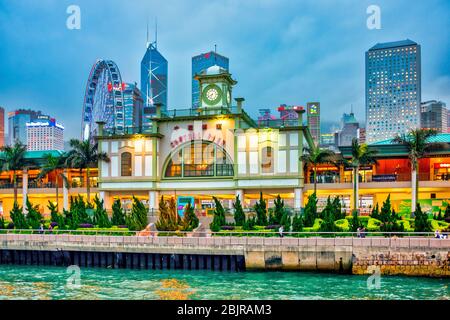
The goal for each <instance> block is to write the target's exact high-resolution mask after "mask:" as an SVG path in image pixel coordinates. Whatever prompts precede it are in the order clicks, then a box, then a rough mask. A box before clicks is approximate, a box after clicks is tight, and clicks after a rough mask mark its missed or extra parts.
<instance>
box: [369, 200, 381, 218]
mask: <svg viewBox="0 0 450 320" xmlns="http://www.w3.org/2000/svg"><path fill="white" fill-rule="evenodd" d="M379 211H380V209H379V206H378V203H377V204H376V205H375V207H374V208H373V209H372V213H371V214H370V217H371V218H373V219H380V212H379Z"/></svg>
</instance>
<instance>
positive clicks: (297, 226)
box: [292, 214, 303, 232]
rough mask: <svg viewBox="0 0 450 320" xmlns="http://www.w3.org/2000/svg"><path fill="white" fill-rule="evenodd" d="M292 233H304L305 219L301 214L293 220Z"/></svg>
mask: <svg viewBox="0 0 450 320" xmlns="http://www.w3.org/2000/svg"><path fill="white" fill-rule="evenodd" d="M292 231H293V232H302V231H303V218H302V215H301V214H296V215H295V216H294V218H293V219H292Z"/></svg>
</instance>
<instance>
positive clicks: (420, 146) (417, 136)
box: [393, 129, 442, 213]
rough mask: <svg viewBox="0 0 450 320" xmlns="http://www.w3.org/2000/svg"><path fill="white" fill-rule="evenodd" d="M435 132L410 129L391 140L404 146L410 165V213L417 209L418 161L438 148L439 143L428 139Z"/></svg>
mask: <svg viewBox="0 0 450 320" xmlns="http://www.w3.org/2000/svg"><path fill="white" fill-rule="evenodd" d="M436 135H437V131H436V130H429V129H411V130H410V131H409V132H408V133H406V134H405V133H404V134H401V135H396V136H395V138H394V139H393V142H394V143H398V144H401V145H404V146H405V147H406V149H407V150H408V157H409V161H410V163H411V186H412V191H411V194H412V200H411V213H413V212H414V210H415V209H416V208H417V201H418V196H419V179H417V176H418V174H419V160H420V159H421V158H423V157H424V156H425V154H426V153H427V152H429V151H430V150H432V149H434V148H440V147H441V146H442V144H440V143H430V142H429V139H430V138H432V137H434V136H436Z"/></svg>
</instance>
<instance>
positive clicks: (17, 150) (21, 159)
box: [0, 142, 28, 202]
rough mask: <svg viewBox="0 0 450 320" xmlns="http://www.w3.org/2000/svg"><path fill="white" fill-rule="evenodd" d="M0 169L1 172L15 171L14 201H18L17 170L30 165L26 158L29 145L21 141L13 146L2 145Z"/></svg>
mask: <svg viewBox="0 0 450 320" xmlns="http://www.w3.org/2000/svg"><path fill="white" fill-rule="evenodd" d="M0 151H2V154H1V155H0V170H1V172H4V171H7V172H11V171H12V172H13V176H12V184H13V188H14V202H17V171H21V170H23V169H24V168H26V166H27V165H28V161H27V160H26V159H25V153H26V151H27V146H26V145H24V144H22V143H21V142H16V143H15V144H14V145H12V146H2V147H1V148H0Z"/></svg>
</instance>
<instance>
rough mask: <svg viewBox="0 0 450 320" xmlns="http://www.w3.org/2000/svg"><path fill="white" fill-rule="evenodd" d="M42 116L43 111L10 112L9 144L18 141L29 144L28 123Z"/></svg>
mask: <svg viewBox="0 0 450 320" xmlns="http://www.w3.org/2000/svg"><path fill="white" fill-rule="evenodd" d="M40 115H42V113H41V111H33V110H25V109H19V110H16V111H12V112H8V140H9V141H8V144H9V145H13V144H14V143H15V142H16V141H19V142H21V143H23V144H27V122H31V121H34V120H36V119H37V117H38V116H40Z"/></svg>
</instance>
